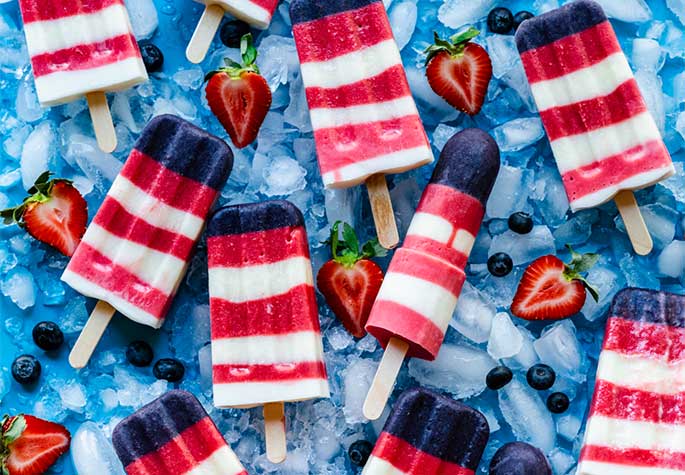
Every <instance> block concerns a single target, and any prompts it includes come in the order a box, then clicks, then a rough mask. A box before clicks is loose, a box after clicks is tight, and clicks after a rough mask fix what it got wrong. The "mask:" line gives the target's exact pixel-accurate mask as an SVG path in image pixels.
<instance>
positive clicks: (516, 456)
mask: <svg viewBox="0 0 685 475" xmlns="http://www.w3.org/2000/svg"><path fill="white" fill-rule="evenodd" d="M489 473H490V475H552V467H550V465H549V461H548V460H547V457H545V454H543V453H542V451H541V450H540V449H538V448H536V447H533V446H532V445H530V444H526V443H525V442H510V443H508V444H504V445H503V446H502V447H500V448H499V449H497V452H495V455H494V456H493V457H492V460H491V461H490V472H489Z"/></svg>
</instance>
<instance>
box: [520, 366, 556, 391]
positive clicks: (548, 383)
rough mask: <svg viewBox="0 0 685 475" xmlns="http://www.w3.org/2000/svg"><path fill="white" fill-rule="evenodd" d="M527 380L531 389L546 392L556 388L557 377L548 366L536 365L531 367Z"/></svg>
mask: <svg viewBox="0 0 685 475" xmlns="http://www.w3.org/2000/svg"><path fill="white" fill-rule="evenodd" d="M526 379H527V380H528V384H529V385H530V387H531V388H533V389H537V390H538V391H544V390H545V389H549V388H551V387H552V386H554V381H555V380H556V379H557V375H556V374H555V373H554V370H553V369H552V368H550V367H549V366H547V365H546V364H536V365H533V366H531V367H530V369H529V370H528V374H526Z"/></svg>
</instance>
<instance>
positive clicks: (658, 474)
mask: <svg viewBox="0 0 685 475" xmlns="http://www.w3.org/2000/svg"><path fill="white" fill-rule="evenodd" d="M578 475H683V471H682V470H672V469H670V468H658V467H633V466H630V465H621V464H617V463H604V462H594V461H590V460H587V461H583V462H580V464H579V465H578Z"/></svg>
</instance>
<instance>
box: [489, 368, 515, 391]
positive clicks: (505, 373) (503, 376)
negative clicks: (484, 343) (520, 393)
mask: <svg viewBox="0 0 685 475" xmlns="http://www.w3.org/2000/svg"><path fill="white" fill-rule="evenodd" d="M513 376H514V375H513V374H512V372H511V370H510V369H509V368H507V367H506V366H496V367H494V368H492V369H491V370H490V372H489V373H488V375H487V376H486V377H485V384H487V386H488V387H489V388H490V389H492V390H494V391H497V390H498V389H502V388H503V387H504V386H506V385H507V384H509V382H510V381H511V378H512V377H513Z"/></svg>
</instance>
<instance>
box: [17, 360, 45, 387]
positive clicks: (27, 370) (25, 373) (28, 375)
mask: <svg viewBox="0 0 685 475" xmlns="http://www.w3.org/2000/svg"><path fill="white" fill-rule="evenodd" d="M40 371H41V367H40V361H38V360H37V359H36V357H35V356H33V355H21V356H18V357H17V359H15V360H14V361H13V362H12V377H13V378H14V380H15V381H16V382H17V383H19V384H32V383H35V382H36V381H38V378H40Z"/></svg>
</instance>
